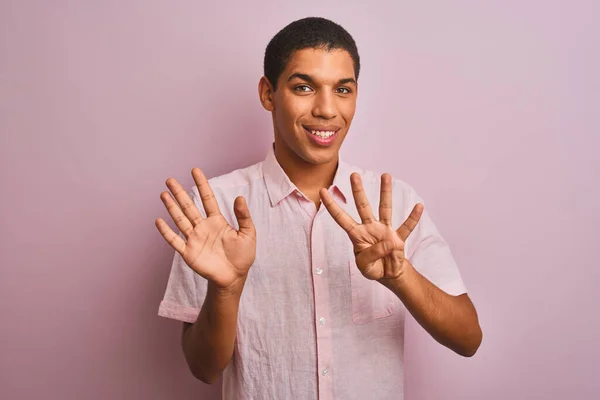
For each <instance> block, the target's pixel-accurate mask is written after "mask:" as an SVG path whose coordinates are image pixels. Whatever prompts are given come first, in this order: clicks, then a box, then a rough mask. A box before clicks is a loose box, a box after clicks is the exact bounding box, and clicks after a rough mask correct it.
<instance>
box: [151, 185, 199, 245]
mask: <svg viewBox="0 0 600 400" xmlns="http://www.w3.org/2000/svg"><path fill="white" fill-rule="evenodd" d="M188 197H189V196H188ZM160 199H161V200H162V202H163V204H164V205H165V207H166V208H167V211H168V212H169V215H170V216H171V218H172V219H173V222H175V225H177V228H179V230H180V231H181V233H183V235H184V236H185V237H186V238H187V237H189V236H190V234H191V233H192V231H193V230H194V226H193V225H192V223H191V222H190V220H189V219H188V218H187V217H186V216H185V215H184V213H183V212H182V210H181V208H179V205H178V204H177V203H176V202H175V200H173V197H171V193H169V192H162V193H161V194H160ZM190 201H191V200H190ZM196 211H197V210H196ZM169 229H170V228H169Z"/></svg>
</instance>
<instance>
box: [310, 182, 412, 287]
mask: <svg viewBox="0 0 600 400" xmlns="http://www.w3.org/2000/svg"><path fill="white" fill-rule="evenodd" d="M350 183H351V185H352V194H353V196H354V202H355V203H356V209H357V211H358V215H359V216H360V219H361V222H362V224H359V223H357V222H356V221H355V220H354V219H353V218H352V217H351V216H350V215H348V213H346V212H345V211H344V210H343V209H342V208H341V207H340V206H339V205H338V204H337V203H336V202H335V200H334V199H333V197H332V196H331V194H330V193H329V192H328V191H327V189H321V191H320V192H319V195H320V196H321V200H322V201H323V204H324V205H325V207H326V208H327V211H329V213H330V214H331V216H332V217H333V219H334V220H335V221H336V222H337V223H338V225H339V226H340V227H342V229H344V230H345V231H346V233H348V236H349V237H350V240H351V241H352V244H353V245H354V255H355V257H356V265H357V266H358V269H359V270H360V272H361V273H362V274H363V275H364V276H365V277H366V278H368V279H372V280H382V279H396V278H398V277H400V276H401V275H402V273H403V272H404V271H405V270H406V263H407V260H406V259H405V257H404V243H405V242H406V239H407V238H408V236H409V235H410V233H411V232H412V231H413V229H415V227H416V226H417V223H418V222H419V219H420V218H421V215H422V214H423V205H422V204H420V203H419V204H417V205H415V207H414V208H413V210H412V212H411V213H410V215H409V216H408V218H407V219H406V221H404V223H403V224H402V225H401V226H400V227H399V228H398V229H397V230H394V229H393V228H392V177H391V176H390V175H389V174H383V175H381V194H380V199H379V221H377V220H376V219H375V216H374V215H373V211H372V210H371V206H370V205H369V200H368V199H367V194H366V193H365V190H364V188H363V185H362V181H361V179H360V175H359V174H357V173H353V174H352V175H351V176H350Z"/></svg>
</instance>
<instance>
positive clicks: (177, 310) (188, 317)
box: [158, 301, 200, 324]
mask: <svg viewBox="0 0 600 400" xmlns="http://www.w3.org/2000/svg"><path fill="white" fill-rule="evenodd" d="M198 314H200V309H198V308H195V307H186V306H181V305H179V304H173V303H168V302H165V301H162V302H161V303H160V306H159V307H158V315H160V316H161V317H165V318H171V319H176V320H178V321H183V322H189V323H190V324H193V323H194V322H196V319H197V318H198Z"/></svg>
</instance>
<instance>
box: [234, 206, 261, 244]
mask: <svg viewBox="0 0 600 400" xmlns="http://www.w3.org/2000/svg"><path fill="white" fill-rule="evenodd" d="M233 212H234V213H235V218H236V219H237V222H238V225H239V227H240V230H239V232H240V233H241V234H244V235H249V236H254V233H255V231H256V229H255V228H254V223H253V222H252V217H251V216H250V210H249V209H248V204H246V199H244V198H243V197H242V196H239V197H237V198H236V199H235V201H234V202H233Z"/></svg>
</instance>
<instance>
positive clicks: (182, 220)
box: [156, 168, 256, 289]
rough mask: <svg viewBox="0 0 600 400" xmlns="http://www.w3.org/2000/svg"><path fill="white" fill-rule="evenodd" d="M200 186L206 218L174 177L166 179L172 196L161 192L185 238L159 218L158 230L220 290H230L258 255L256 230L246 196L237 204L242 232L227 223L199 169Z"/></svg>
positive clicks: (191, 264) (162, 198)
mask: <svg viewBox="0 0 600 400" xmlns="http://www.w3.org/2000/svg"><path fill="white" fill-rule="evenodd" d="M192 176H193V178H194V181H195V182H196V186H197V187H198V191H199V193H200V197H201V199H202V204H203V206H204V210H205V211H206V218H203V217H202V214H200V211H199V210H198V208H197V207H196V205H195V204H194V202H193V201H192V199H191V198H190V196H189V195H188V194H187V192H186V191H185V190H184V188H183V187H182V186H181V185H180V184H179V183H178V182H177V181H176V180H175V179H173V178H170V179H167V182H166V184H167V187H168V188H169V190H170V191H171V193H173V196H174V197H175V199H173V197H171V194H170V193H169V192H162V193H161V194H160V198H161V200H162V201H163V203H164V205H165V207H166V208H167V211H168V212H169V215H170V216H171V218H172V219H173V221H174V222H175V225H177V227H178V228H179V230H180V231H181V233H182V234H183V235H184V237H185V240H184V239H182V238H181V236H179V235H178V234H176V233H175V232H174V231H173V230H172V229H171V228H170V227H169V225H167V223H166V222H165V221H164V220H163V219H161V218H158V219H157V220H156V227H157V228H158V230H159V232H160V233H161V235H162V236H163V237H164V238H165V240H166V241H167V242H168V243H169V244H170V245H171V247H173V248H174V249H175V250H176V251H177V252H178V253H179V254H181V256H182V257H183V260H184V261H185V262H186V264H187V265H188V266H189V267H190V268H192V269H193V270H194V271H196V273H198V274H200V275H201V276H203V277H204V278H206V279H207V280H209V281H212V282H213V283H214V284H215V285H217V287H219V288H222V289H227V288H229V287H231V286H232V285H233V284H235V283H236V282H239V281H243V280H244V279H245V277H246V275H247V274H248V270H249V269H250V266H251V265H252V263H253V262H254V258H255V256H256V229H255V228H254V224H253V223H252V218H251V217H250V211H249V210H248V206H247V204H246V201H245V199H244V198H243V197H241V196H240V197H238V198H236V199H235V202H234V213H235V216H236V218H237V221H238V224H239V227H240V229H239V231H236V230H235V229H234V228H232V227H231V226H230V225H229V223H227V221H226V220H225V218H224V217H223V215H222V214H221V211H220V210H219V205H218V204H217V200H216V199H215V196H214V194H213V191H212V189H211V188H210V185H209V184H208V181H207V180H206V177H205V176H204V174H203V173H202V171H201V170H200V169H198V168H194V169H193V170H192Z"/></svg>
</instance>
